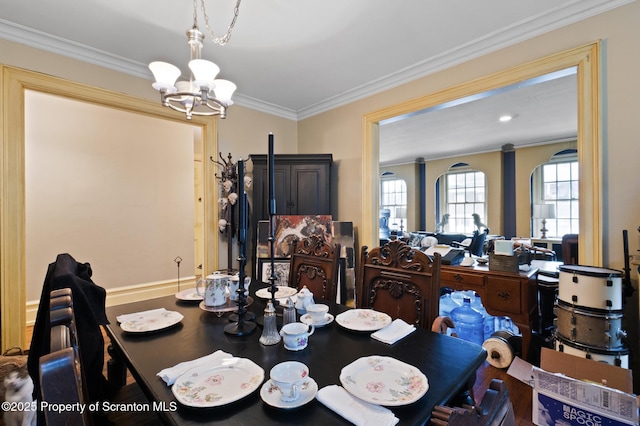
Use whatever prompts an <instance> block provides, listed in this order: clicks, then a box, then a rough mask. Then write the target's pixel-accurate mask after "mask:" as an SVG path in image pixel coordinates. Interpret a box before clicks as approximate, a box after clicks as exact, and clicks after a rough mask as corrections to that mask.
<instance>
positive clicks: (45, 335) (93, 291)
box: [27, 253, 108, 402]
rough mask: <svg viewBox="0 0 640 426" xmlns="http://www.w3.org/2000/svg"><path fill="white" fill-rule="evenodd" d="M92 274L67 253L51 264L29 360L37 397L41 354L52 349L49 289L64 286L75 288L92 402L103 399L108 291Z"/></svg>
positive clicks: (82, 359)
mask: <svg viewBox="0 0 640 426" xmlns="http://www.w3.org/2000/svg"><path fill="white" fill-rule="evenodd" d="M91 274H92V272H91V266H90V265H89V264H88V263H78V262H76V260H75V259H74V258H73V257H71V256H70V255H69V254H66V253H65V254H59V255H58V256H57V258H56V261H55V262H54V263H51V264H49V268H48V269H47V276H46V278H45V280H44V285H43V288H42V294H41V295H40V305H39V306H38V313H37V316H36V323H35V325H34V327H33V337H32V339H31V347H30V350H29V359H28V361H27V363H28V369H29V374H30V375H31V377H32V378H33V382H34V396H35V397H36V398H38V400H39V399H40V395H41V393H40V380H39V377H40V374H39V368H38V363H39V360H40V356H42V355H45V354H48V353H49V352H50V351H49V347H50V340H51V339H50V323H49V301H50V292H51V291H52V290H58V289H62V288H70V289H71V292H72V297H73V312H74V315H75V323H76V330H77V334H78V347H79V352H80V362H81V365H82V369H83V370H84V373H85V378H86V384H87V388H88V389H87V391H88V392H87V393H88V396H89V399H90V401H92V402H94V401H100V400H102V399H103V385H104V382H105V379H104V376H103V375H102V367H103V364H104V338H103V337H102V331H101V329H100V325H106V324H108V321H107V317H106V314H105V299H106V291H105V290H104V289H103V288H102V287H100V286H98V285H96V284H94V282H93V281H92V280H91Z"/></svg>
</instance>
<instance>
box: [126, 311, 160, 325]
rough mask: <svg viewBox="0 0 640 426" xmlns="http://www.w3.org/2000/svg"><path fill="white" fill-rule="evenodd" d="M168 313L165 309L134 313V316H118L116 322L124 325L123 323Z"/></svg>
mask: <svg viewBox="0 0 640 426" xmlns="http://www.w3.org/2000/svg"><path fill="white" fill-rule="evenodd" d="M166 311H167V310H166V309H165V308H158V309H150V310H148V311H142V312H134V313H132V314H122V315H118V316H117V317H116V320H118V322H119V323H121V324H122V323H123V322H127V321H131V320H133V319H137V318H143V317H146V316H148V315H151V316H153V315H157V314H160V313H162V312H166Z"/></svg>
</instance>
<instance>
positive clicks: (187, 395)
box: [171, 357, 264, 408]
mask: <svg viewBox="0 0 640 426" xmlns="http://www.w3.org/2000/svg"><path fill="white" fill-rule="evenodd" d="M263 380H264V370H263V369H262V368H261V367H260V366H259V365H257V364H256V363H254V362H253V361H251V360H250V359H247V358H236V357H231V358H223V359H221V360H219V361H217V362H215V363H214V364H213V365H212V364H207V365H201V366H199V367H195V368H192V369H191V370H189V371H187V372H186V373H184V374H183V375H182V376H180V377H178V379H177V380H176V382H175V383H174V384H173V386H172V387H171V392H173V395H174V396H175V397H176V400H177V401H178V402H179V403H181V404H182V405H185V406H188V407H197V408H210V407H218V406H221V405H226V404H230V403H232V402H234V401H238V400H239V399H242V398H244V397H245V396H247V395H249V394H251V393H252V392H253V391H255V390H256V389H258V387H259V386H260V384H262V381H263Z"/></svg>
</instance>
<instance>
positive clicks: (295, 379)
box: [269, 361, 309, 402]
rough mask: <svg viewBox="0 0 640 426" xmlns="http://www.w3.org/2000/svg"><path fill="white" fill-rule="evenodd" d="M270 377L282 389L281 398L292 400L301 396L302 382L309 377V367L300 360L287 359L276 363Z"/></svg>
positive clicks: (287, 400)
mask: <svg viewBox="0 0 640 426" xmlns="http://www.w3.org/2000/svg"><path fill="white" fill-rule="evenodd" d="M269 377H270V378H271V382H272V383H273V384H274V385H275V386H277V387H278V389H279V390H280V393H281V396H280V399H281V400H282V401H285V402H291V401H295V400H296V399H298V398H299V397H300V390H301V389H302V384H303V383H304V381H305V379H307V378H308V377H309V368H308V367H307V366H306V365H304V364H303V363H301V362H298V361H285V362H281V363H280V364H277V365H275V366H274V367H273V368H272V369H271V371H270V372H269Z"/></svg>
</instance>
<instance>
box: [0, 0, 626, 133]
mask: <svg viewBox="0 0 640 426" xmlns="http://www.w3.org/2000/svg"><path fill="white" fill-rule="evenodd" d="M633 1H635V0H574V1H572V2H570V3H568V4H565V5H562V6H559V7H557V8H555V9H552V10H550V11H547V12H545V13H544V14H541V15H538V16H533V17H531V18H529V19H527V20H524V21H520V22H517V23H514V24H512V25H510V26H509V27H507V28H504V29H502V30H500V31H496V32H494V33H491V34H488V35H487V36H485V37H482V38H479V39H476V40H473V41H471V42H469V43H467V44H465V45H463V46H460V47H458V48H455V49H451V50H449V51H446V52H443V53H442V54H440V55H437V56H434V57H431V58H428V59H426V60H424V61H422V62H419V63H417V64H415V65H412V66H409V67H406V68H404V69H401V70H398V71H397V72H395V73H392V74H389V75H387V76H384V77H381V78H378V79H376V80H373V81H370V82H368V83H366V84H363V85H361V86H357V87H354V88H352V89H350V90H347V91H345V92H342V93H340V94H338V95H335V96H332V97H330V98H327V99H324V100H322V101H320V102H317V103H315V104H312V105H309V106H307V107H304V108H302V109H300V110H298V111H294V110H291V109H289V108H284V107H281V106H278V105H275V104H272V103H269V102H264V101H261V100H259V99H255V98H251V97H249V96H245V95H242V94H241V93H237V94H236V95H235V96H234V101H235V103H236V104H237V105H239V106H242V107H246V108H249V109H253V110H256V111H260V112H264V113H267V114H271V115H276V116H279V117H282V118H286V119H289V120H295V121H297V120H302V119H305V118H309V117H312V116H314V115H317V114H320V113H323V112H325V111H328V110H331V109H334V108H337V107H340V106H343V105H346V104H349V103H351V102H355V101H357V100H360V99H363V98H366V97H368V96H372V95H374V94H377V93H380V92H382V91H385V90H389V89H392V88H394V87H397V86H400V85H402V84H405V83H408V82H410V81H413V80H416V79H418V78H422V77H425V76H427V75H429V74H433V73H435V72H438V71H442V70H444V69H447V68H450V67H452V66H454V65H458V64H461V63H463V62H467V61H469V60H470V59H474V58H477V57H480V56H483V55H486V54H488V53H491V52H494V51H497V50H499V49H502V48H504V47H507V46H511V45H513V44H516V43H519V42H521V41H524V40H527V39H530V38H533V37H536V36H538V35H540V34H544V33H546V32H549V31H552V30H555V29H558V28H561V27H564V26H566V25H569V24H572V23H575V22H578V21H581V20H584V19H587V18H589V17H592V16H595V15H598V14H600V13H603V12H606V11H609V10H611V9H615V8H617V7H620V6H623V5H625V4H628V3H631V2H633ZM0 38H3V39H6V40H9V41H12V42H15V43H19V44H24V45H27V46H30V47H33V48H36V49H40V50H45V51H48V52H51V53H54V54H57V55H62V56H66V57H69V58H73V59H76V60H79V61H82V62H87V63H90V64H93V65H97V66H100V67H104V68H107V69H110V70H113V71H118V72H122V73H124V74H128V75H131V76H134V77H138V78H143V79H147V80H151V73H150V71H149V69H148V68H147V64H143V63H140V62H137V61H132V60H130V59H127V58H124V57H121V56H118V55H113V54H111V53H108V52H105V51H102V50H98V49H95V48H92V47H90V46H86V45H83V44H81V43H77V42H73V41H70V40H67V39H64V38H61V37H56V36H53V35H50V34H47V33H44V32H41V31H38V30H35V29H32V28H29V27H26V26H23V25H19V24H16V23H13V22H10V21H7V20H4V19H0Z"/></svg>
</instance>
